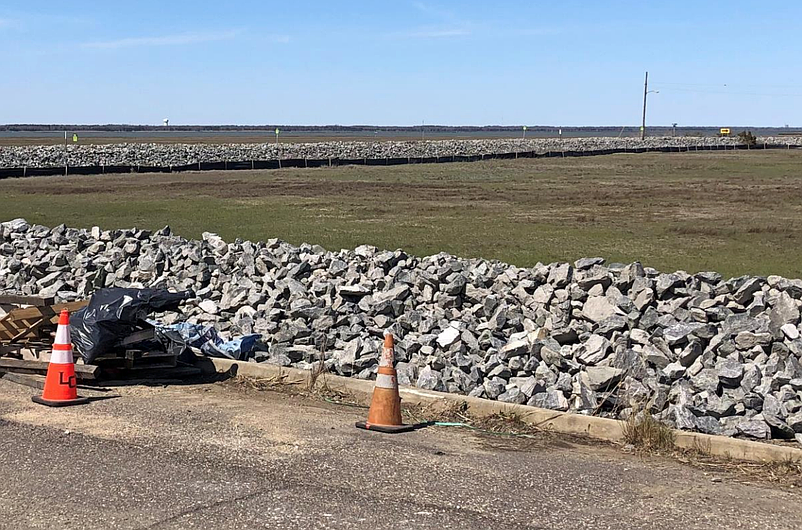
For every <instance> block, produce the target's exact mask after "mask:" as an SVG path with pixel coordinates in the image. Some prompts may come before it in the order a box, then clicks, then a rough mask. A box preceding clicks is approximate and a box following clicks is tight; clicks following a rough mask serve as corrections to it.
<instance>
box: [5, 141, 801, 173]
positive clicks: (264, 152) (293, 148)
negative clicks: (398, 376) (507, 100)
mask: <svg viewBox="0 0 802 530" xmlns="http://www.w3.org/2000/svg"><path fill="white" fill-rule="evenodd" d="M759 142H761V143H762V142H767V143H769V144H782V145H785V144H787V143H792V144H795V145H797V144H802V138H797V137H777V138H774V137H767V138H760V139H759ZM738 143H739V142H738V139H737V138H717V137H704V138H697V137H676V138H675V137H649V138H646V139H645V140H640V139H637V138H565V139H556V138H532V139H526V140H524V139H511V138H509V139H495V140H433V141H426V142H421V141H405V142H398V141H386V142H320V143H284V144H278V145H276V144H275V143H263V144H217V145H216V144H108V145H92V144H89V145H70V146H69V147H68V153H67V162H68V165H70V166H99V165H145V166H170V165H183V164H193V163H198V162H222V161H250V160H276V159H282V160H285V159H289V158H309V159H328V158H342V159H361V158H397V157H402V158H406V157H435V156H451V155H459V156H473V155H482V154H491V153H513V152H525V151H537V152H545V151H582V150H585V151H588V150H598V149H615V148H628V149H635V148H639V147H688V146H712V145H736V144H738ZM64 162H65V160H64V146H61V145H49V146H16V147H0V168H8V167H62V166H64Z"/></svg>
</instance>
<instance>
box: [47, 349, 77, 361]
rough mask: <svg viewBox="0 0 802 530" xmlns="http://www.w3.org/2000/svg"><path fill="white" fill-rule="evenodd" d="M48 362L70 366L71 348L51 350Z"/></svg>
mask: <svg viewBox="0 0 802 530" xmlns="http://www.w3.org/2000/svg"><path fill="white" fill-rule="evenodd" d="M50 362H51V363H55V364H72V363H73V360H72V348H70V349H69V350H53V353H52V354H51V355H50Z"/></svg>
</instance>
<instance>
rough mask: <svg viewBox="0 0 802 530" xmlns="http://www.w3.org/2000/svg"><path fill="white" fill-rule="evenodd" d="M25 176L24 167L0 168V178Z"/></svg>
mask: <svg viewBox="0 0 802 530" xmlns="http://www.w3.org/2000/svg"><path fill="white" fill-rule="evenodd" d="M24 176H25V168H24V167H4V168H0V179H7V178H19V177H24Z"/></svg>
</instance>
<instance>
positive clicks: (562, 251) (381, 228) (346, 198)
mask: <svg viewBox="0 0 802 530" xmlns="http://www.w3.org/2000/svg"><path fill="white" fill-rule="evenodd" d="M800 168H802V153H798V152H795V151H791V152H781V151H780V152H778V151H774V152H746V151H737V152H721V153H682V154H676V153H674V154H640V155H611V156H604V157H587V158H567V159H535V160H507V161H487V162H477V163H472V164H432V165H413V166H394V167H344V168H331V169H329V168H326V169H308V170H300V169H287V170H280V171H237V172H204V173H182V174H167V175H136V174H131V175H117V176H112V175H107V176H91V177H89V176H87V177H80V176H73V177H67V178H65V177H38V178H29V179H8V180H4V181H0V219H3V220H7V219H11V218H14V217H25V218H26V219H28V221H30V222H36V223H41V224H45V225H48V226H53V225H57V224H59V223H66V224H67V225H69V226H79V227H90V226H92V225H100V226H102V227H104V228H122V227H132V226H137V227H142V228H153V229H155V228H160V227H162V226H164V225H166V224H169V225H170V226H171V227H172V228H173V230H174V231H175V232H177V233H179V234H182V235H184V236H187V237H198V236H200V234H201V232H203V231H207V230H208V231H214V232H218V233H219V234H221V235H222V236H223V237H225V238H226V239H227V240H233V239H234V238H237V237H240V238H243V239H254V240H260V239H261V240H264V239H268V238H271V237H278V238H281V239H285V240H287V241H290V242H292V243H296V244H297V243H301V242H309V243H317V244H320V245H323V246H324V247H326V248H328V249H332V250H336V249H340V248H353V247H354V246H356V245H360V244H363V243H368V244H373V245H376V246H378V247H382V248H391V249H395V248H403V249H405V250H406V251H408V252H410V253H413V254H418V255H425V254H431V253H436V252H440V251H446V252H450V253H452V254H457V255H460V256H465V257H485V258H492V259H499V260H503V261H507V262H510V263H514V264H516V265H521V266H527V265H534V264H535V263H537V262H538V261H542V262H551V261H557V260H567V261H573V260H575V259H577V258H579V257H584V256H603V257H605V258H607V259H608V261H619V262H630V261H634V260H640V261H641V262H642V263H643V264H644V265H646V266H651V267H655V268H658V269H661V270H676V269H684V270H687V271H689V272H694V271H698V270H716V271H719V272H721V273H723V274H725V275H740V274H747V273H748V274H762V275H768V274H781V275H784V276H790V277H802V261H801V260H800V257H802V249H801V248H800V242H802V225H800V219H802V186H800V184H802V171H800Z"/></svg>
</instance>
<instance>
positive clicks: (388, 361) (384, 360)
mask: <svg viewBox="0 0 802 530" xmlns="http://www.w3.org/2000/svg"><path fill="white" fill-rule="evenodd" d="M394 357H395V354H394V353H393V349H392V348H385V347H384V346H382V356H381V358H380V359H379V366H389V367H390V368H392V367H393V361H394V360H395V359H394Z"/></svg>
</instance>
